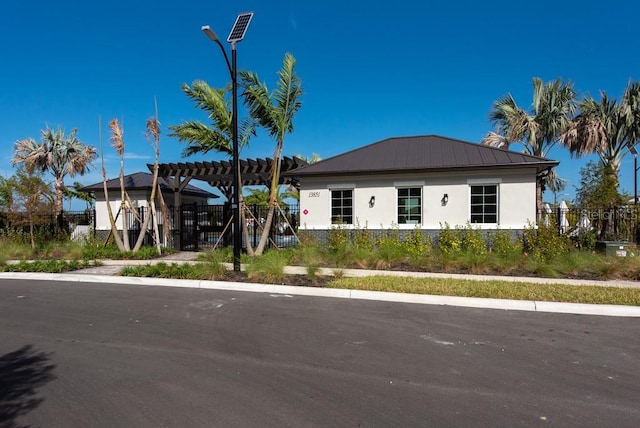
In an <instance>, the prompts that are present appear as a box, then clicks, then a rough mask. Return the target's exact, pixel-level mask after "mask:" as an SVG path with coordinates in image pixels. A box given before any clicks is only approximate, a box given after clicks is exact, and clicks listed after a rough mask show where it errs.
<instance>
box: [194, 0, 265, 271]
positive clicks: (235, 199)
mask: <svg viewBox="0 0 640 428" xmlns="http://www.w3.org/2000/svg"><path fill="white" fill-rule="evenodd" d="M251 18H253V12H248V13H241V14H239V15H238V17H237V18H236V22H235V24H234V25H233V28H232V29H231V33H229V37H228V38H227V42H229V43H230V44H231V63H229V57H228V56H227V51H226V50H225V48H224V46H222V43H221V42H220V39H219V38H218V35H217V34H216V33H214V32H213V30H212V29H211V27H209V26H208V25H205V26H203V27H202V31H203V32H204V33H205V34H206V35H207V37H209V39H211V40H212V41H213V42H215V43H216V44H217V45H218V46H220V50H222V53H223V55H224V60H225V61H226V62H227V68H228V69H229V74H230V75H231V85H232V88H231V91H232V94H231V98H232V104H233V107H232V113H231V115H232V117H231V123H232V125H231V132H232V134H233V135H232V139H233V160H232V162H233V165H232V170H233V183H232V186H233V196H232V203H231V209H232V211H233V270H234V271H236V272H239V271H240V250H241V248H242V238H241V232H240V231H241V230H242V223H241V222H240V159H239V158H238V68H237V66H236V43H238V42H240V41H242V39H244V35H245V33H246V32H247V28H248V27H249V23H250V22H251Z"/></svg>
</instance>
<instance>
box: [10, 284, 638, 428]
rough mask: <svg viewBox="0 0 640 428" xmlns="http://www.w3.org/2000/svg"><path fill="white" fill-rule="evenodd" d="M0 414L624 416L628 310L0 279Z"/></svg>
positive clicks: (248, 418) (338, 421)
mask: <svg viewBox="0 0 640 428" xmlns="http://www.w3.org/2000/svg"><path fill="white" fill-rule="evenodd" d="M0 326H1V327H0V426H1V427H3V428H4V427H14V426H15V427H22V426H32V427H232V426H233V427H315V426H337V427H354V426H366V427H396V426H397V427H410V426H411V427H413V426H415V427H426V426H451V427H460V426H465V427H467V426H509V427H514V426H563V427H566V426H576V427H586V426H611V427H613V426H615V427H626V426H628V427H637V426H640V358H639V357H640V321H639V320H638V319H633V318H617V317H616V318H613V317H611V318H610V317H602V316H581V315H561V314H545V313H533V312H518V311H499V310H487V309H465V308H453V307H439V306H429V305H417V304H401V303H388V302H376V301H358V300H346V299H330V298H318V297H297V296H288V295H269V294H259V293H246V292H230V291H219V290H202V289H182V288H169V287H149V286H129V285H117V284H114V285H106V284H91V283H80V284H79V283H65V282H43V281H33V282H32V281H26V280H7V279H3V280H0Z"/></svg>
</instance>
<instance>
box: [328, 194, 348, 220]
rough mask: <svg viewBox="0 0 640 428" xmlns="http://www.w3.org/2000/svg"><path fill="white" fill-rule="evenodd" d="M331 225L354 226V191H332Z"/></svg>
mask: <svg viewBox="0 0 640 428" xmlns="http://www.w3.org/2000/svg"><path fill="white" fill-rule="evenodd" d="M331 223H332V224H340V223H344V224H353V190H352V189H348V190H332V191H331Z"/></svg>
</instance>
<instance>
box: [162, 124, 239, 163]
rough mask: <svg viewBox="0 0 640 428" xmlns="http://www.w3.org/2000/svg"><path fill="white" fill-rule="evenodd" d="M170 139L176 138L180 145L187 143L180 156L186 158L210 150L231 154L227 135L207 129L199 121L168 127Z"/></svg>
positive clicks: (213, 129)
mask: <svg viewBox="0 0 640 428" xmlns="http://www.w3.org/2000/svg"><path fill="white" fill-rule="evenodd" d="M169 129H171V130H172V131H173V132H171V133H170V134H169V136H171V137H177V138H178V140H180V142H182V143H187V144H188V145H187V147H186V148H185V149H184V150H183V152H182V156H183V157H188V156H191V155H194V154H196V153H207V152H210V151H211V150H215V151H219V152H223V153H227V154H231V153H232V148H231V144H230V141H229V138H228V135H226V134H224V133H223V132H221V131H220V130H219V129H215V128H209V127H208V126H207V125H205V124H204V123H202V122H200V121H187V122H184V123H182V124H181V125H176V126H170V127H169Z"/></svg>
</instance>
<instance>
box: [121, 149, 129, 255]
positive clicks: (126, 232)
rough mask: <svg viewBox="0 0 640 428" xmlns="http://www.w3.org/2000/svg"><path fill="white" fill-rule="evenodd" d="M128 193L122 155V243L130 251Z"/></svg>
mask: <svg viewBox="0 0 640 428" xmlns="http://www.w3.org/2000/svg"><path fill="white" fill-rule="evenodd" d="M126 201H127V195H126V191H125V188H124V163H123V159H122V156H121V157H120V214H121V215H122V243H123V244H124V249H125V251H130V250H131V246H130V244H129V225H128V221H127V220H129V218H128V217H129V216H128V215H127V211H128V210H127V202H126Z"/></svg>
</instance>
